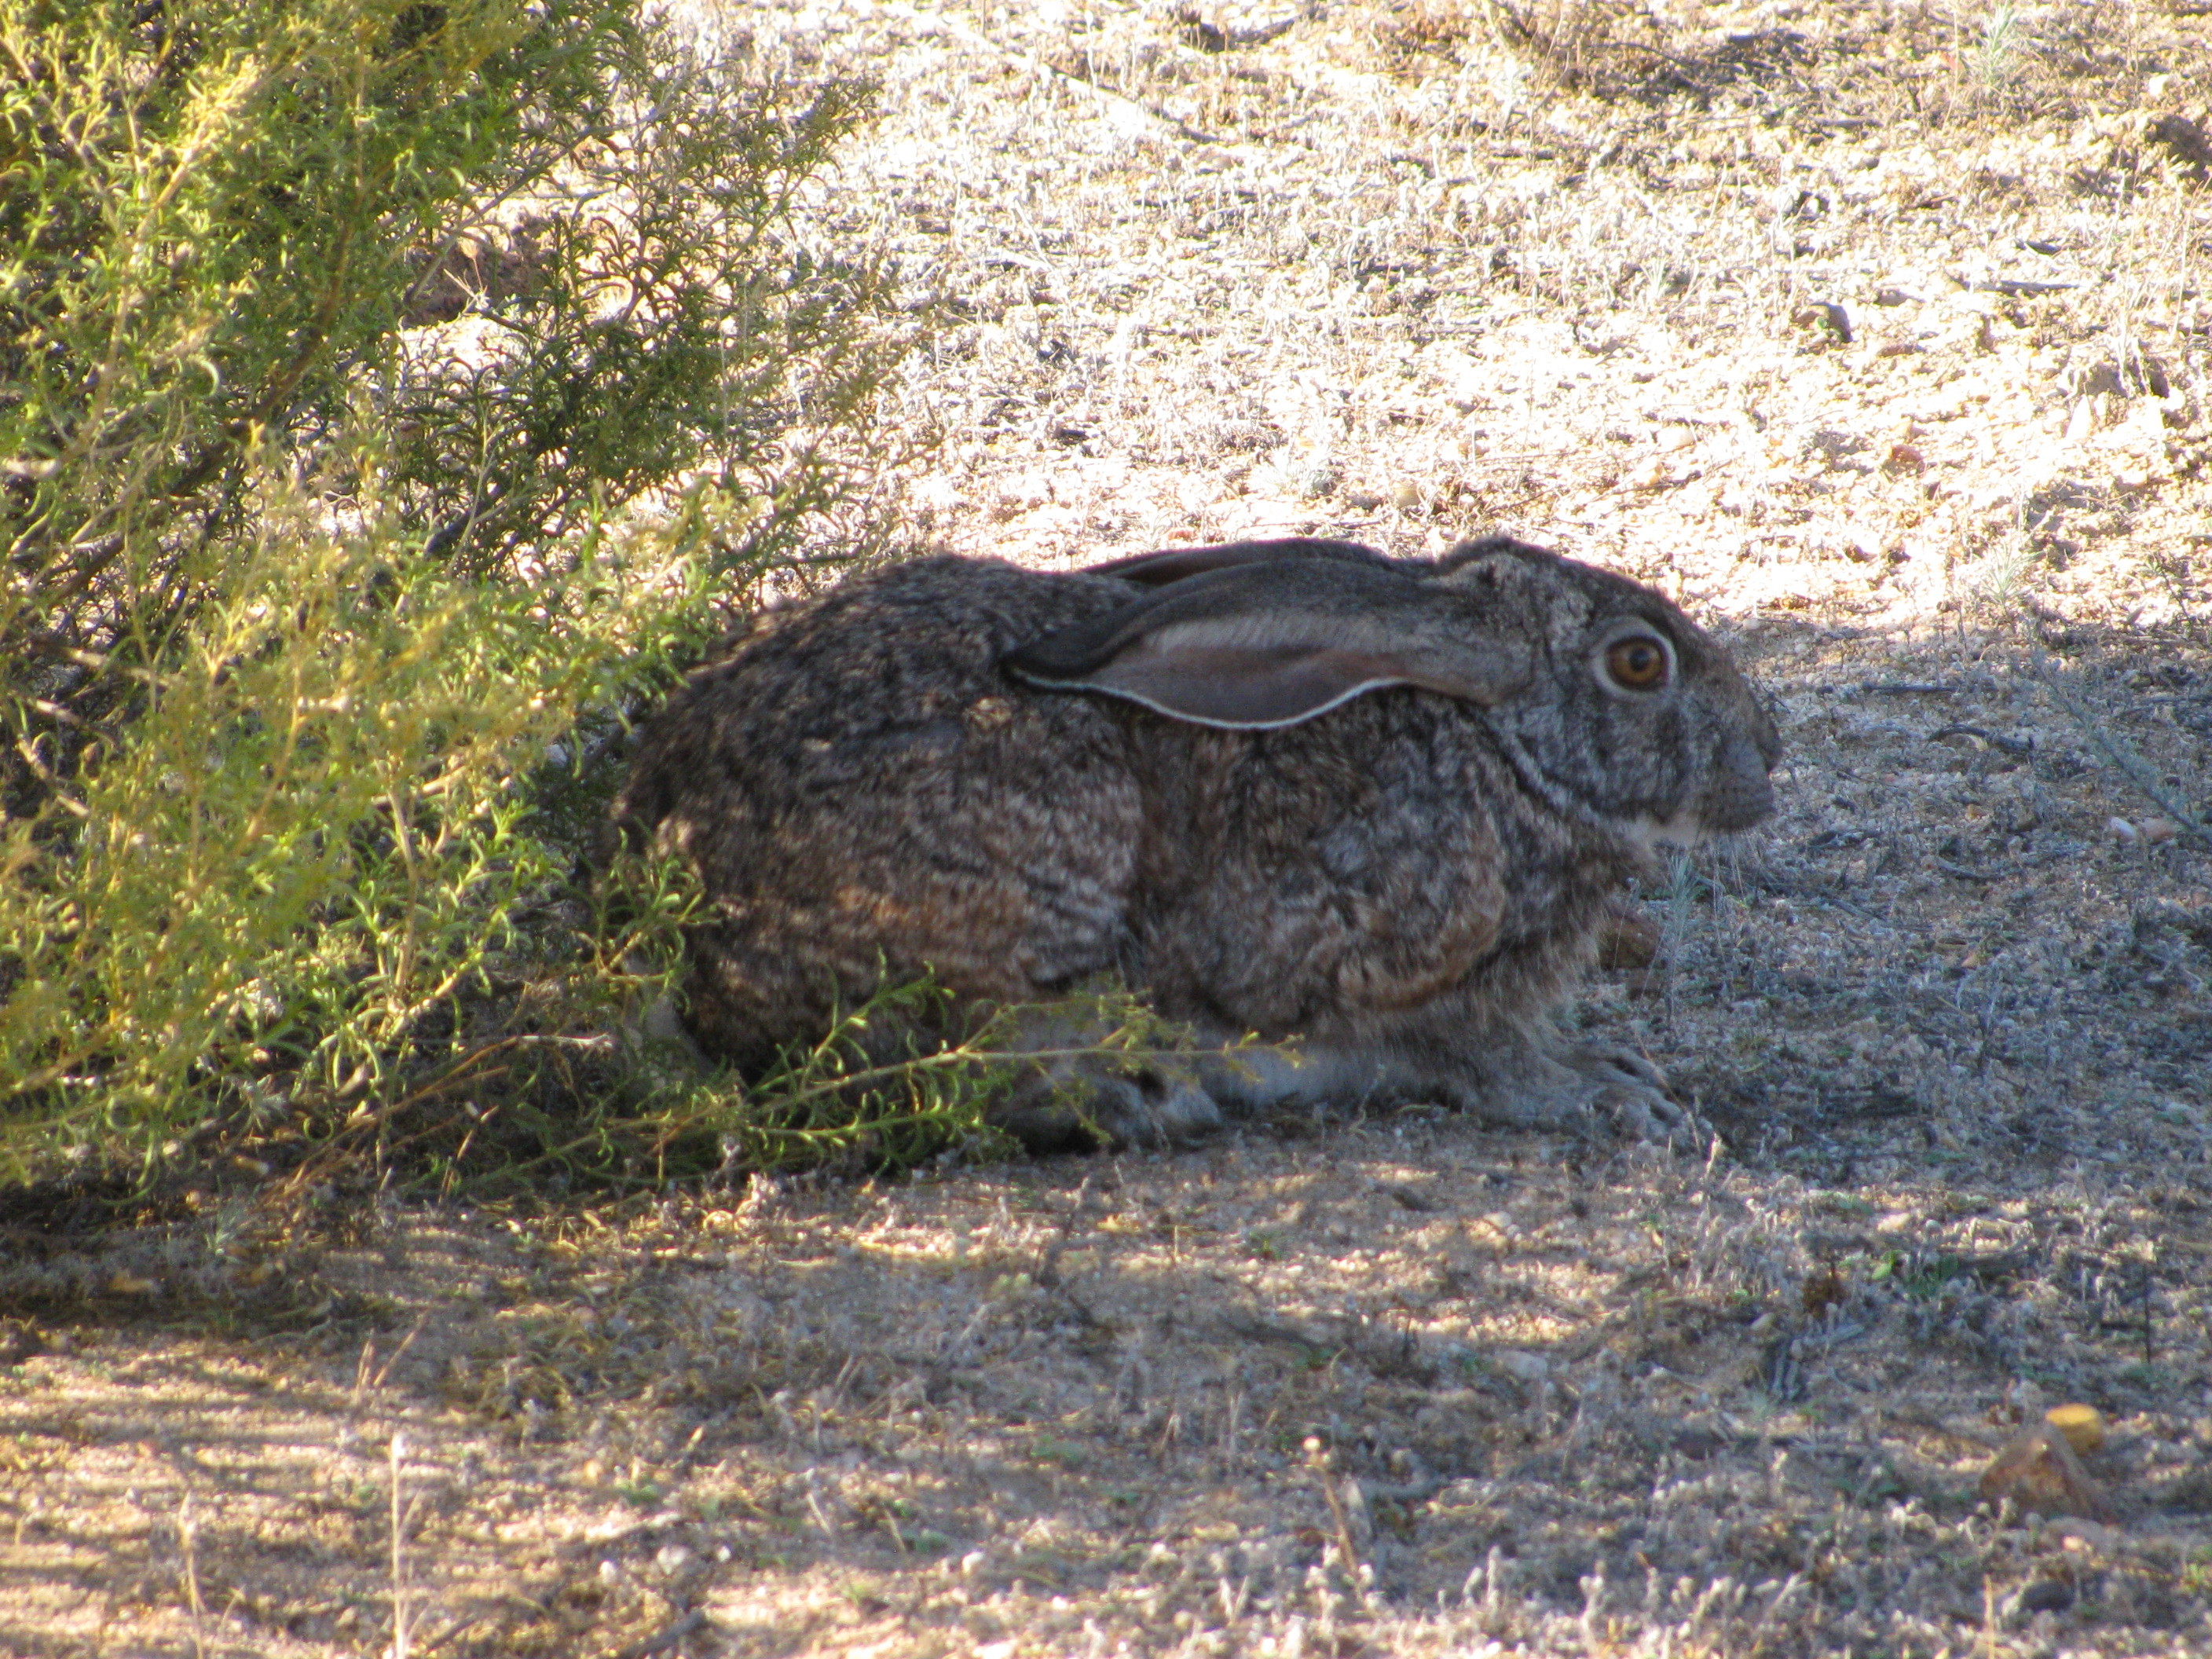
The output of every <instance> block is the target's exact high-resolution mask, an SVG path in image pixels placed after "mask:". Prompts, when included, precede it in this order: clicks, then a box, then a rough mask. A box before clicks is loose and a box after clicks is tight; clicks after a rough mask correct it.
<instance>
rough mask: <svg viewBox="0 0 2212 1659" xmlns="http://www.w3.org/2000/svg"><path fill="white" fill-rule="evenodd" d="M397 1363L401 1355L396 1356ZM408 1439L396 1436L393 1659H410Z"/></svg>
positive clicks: (393, 1483) (393, 1545)
mask: <svg viewBox="0 0 2212 1659" xmlns="http://www.w3.org/2000/svg"><path fill="white" fill-rule="evenodd" d="M392 1357H393V1358H395V1359H397V1358H398V1355H397V1354H395V1355H393V1356H392ZM406 1451H407V1437H406V1436H405V1435H404V1434H403V1433H401V1432H400V1431H398V1430H397V1429H395V1430H393V1431H392V1659H407V1563H406V1559H405V1557H404V1553H403V1551H402V1547H401V1542H400V1534H401V1533H402V1532H403V1531H404V1526H403V1514H404V1506H403V1499H402V1497H401V1486H400V1460H401V1459H402V1458H403V1457H404V1456H405V1455H406Z"/></svg>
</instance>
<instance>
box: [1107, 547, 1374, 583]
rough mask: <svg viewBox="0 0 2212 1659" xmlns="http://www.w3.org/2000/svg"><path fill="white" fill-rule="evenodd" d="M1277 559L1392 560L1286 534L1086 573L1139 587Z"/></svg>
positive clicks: (1140, 558) (1174, 550)
mask: <svg viewBox="0 0 2212 1659" xmlns="http://www.w3.org/2000/svg"><path fill="white" fill-rule="evenodd" d="M1276 559H1340V560H1343V561H1345V562H1348V563H1353V564H1371V565H1381V566H1385V567H1387V566H1388V565H1389V560H1388V559H1386V558H1384V557H1383V556H1382V555H1381V554H1380V553H1377V552H1376V550H1374V549H1373V548H1371V547H1363V546H1361V545H1360V544H1358V542H1333V541H1327V540H1324V539H1322V538H1320V537H1316V536H1286V537H1284V538H1281V539H1279V540H1277V541H1267V542H1224V543H1222V544H1220V545H1219V546H1218V547H1170V548H1164V549H1162V550H1160V551H1159V552H1158V553H1139V554H1138V555H1137V556H1135V557H1134V558H1129V559H1115V560H1112V561H1110V562H1108V563H1105V564H1094V565H1091V566H1089V567H1087V568H1085V573H1084V574H1086V575H1091V576H1119V577H1120V578H1121V580H1123V581H1125V582H1134V583H1136V584H1137V585H1138V586H1139V587H1164V586H1167V585H1168V584H1169V583H1170V582H1179V581H1181V580H1183V579H1184V578H1185V577H1187V576H1202V575H1204V574H1206V572H1207V571H1209V570H1227V569H1230V568H1232V567H1234V566H1237V565H1242V564H1264V563H1267V562H1271V561H1273V560H1276Z"/></svg>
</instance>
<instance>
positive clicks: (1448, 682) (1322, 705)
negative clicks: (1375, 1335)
mask: <svg viewBox="0 0 2212 1659" xmlns="http://www.w3.org/2000/svg"><path fill="white" fill-rule="evenodd" d="M1646 676H1656V679H1655V680H1654V682H1653V683H1651V684H1644V677H1646ZM1777 748H1778V744H1777V738H1776V735H1775V732H1774V728H1773V726H1772V725H1771V723H1770V722H1769V720H1767V718H1766V716H1765V714H1764V713H1762V712H1761V710H1760V708H1759V705H1758V703H1757V702H1756V700H1755V699H1754V697H1753V695H1752V692H1751V690H1750V689H1749V687H1748V686H1747V684H1745V682H1744V681H1743V679H1742V678H1741V676H1740V675H1739V674H1738V673H1737V671H1736V670H1735V667H1734V665H1732V664H1731V663H1730V662H1729V658H1728V656H1727V653H1725V652H1724V651H1723V650H1722V649H1721V647H1719V646H1718V645H1717V644H1716V643H1715V642H1714V641H1712V640H1711V638H1709V637H1708V636H1707V635H1705V634H1704V633H1703V632H1702V631H1700V630H1699V629H1698V628H1697V627H1696V626H1695V625H1694V624H1693V623H1691V622H1690V621H1689V620H1688V619H1687V618H1686V617H1684V616H1683V615H1682V614H1681V612H1680V611H1678V610H1676V609H1675V608H1674V606H1673V605H1670V604H1668V602H1667V601H1666V600H1665V599H1662V598H1661V597H1660V596H1659V595H1657V594H1656V593H1654V592H1651V591H1650V589H1648V588H1645V587H1642V586H1638V585H1637V584H1635V583H1633V582H1630V581H1627V580H1623V579H1622V578H1620V577H1618V576H1613V575H1610V574H1607V573H1605V572H1602V571H1599V570H1596V569H1594V568H1590V567H1589V566H1586V565H1582V564H1578V563H1576V562H1573V561H1571V560H1567V559H1563V558H1560V557H1558V556H1555V555H1553V554H1549V553H1546V552H1542V551H1541V550H1536V549H1534V548H1531V547H1528V546H1524V545H1522V544H1519V543H1516V542H1512V541H1509V540H1505V539H1504V538H1496V539H1492V540H1489V541H1482V542H1474V543H1469V544H1465V545H1463V546H1462V547H1460V548H1458V549H1456V550H1454V551H1453V552H1452V553H1450V554H1448V555H1446V556H1443V558H1441V559H1437V560H1434V561H1427V560H1389V559H1385V558H1383V556H1380V555H1378V554H1376V553H1373V552H1371V551H1370V550H1366V549H1364V548H1360V547H1356V546H1353V545H1352V544H1344V543H1335V542H1316V541H1291V542H1280V543H1249V544H1234V545H1231V546H1229V547H1225V548H1210V549H1191V550H1178V551H1173V552H1169V553H1164V554H1157V555H1152V556H1148V557H1146V558H1143V559H1137V560H1129V561H1124V562H1121V563H1118V564H1115V565H1109V566H1104V567H1102V568H1099V569H1097V570H1096V571H1091V572H1085V573H1073V574H1066V573H1061V574H1055V573H1046V572H1038V571H1030V570H1023V569H1019V568H1015V567H1014V566H1012V565H1008V564H1003V563H1000V562H994V561H987V560H968V559H957V558H933V559H925V560H921V561H918V562H913V563H909V564H905V565H901V566H897V567H895V568H890V569H887V570H883V571H878V572H875V573H872V574H867V575H865V576H861V577H857V578H854V579H853V580H849V581H848V582H846V583H845V584H844V585H843V586H840V587H838V588H836V590H835V591H833V592H829V594H827V595H825V596H823V598H821V599H816V600H813V601H811V602H810V603H807V604H804V605H794V606H793V607H791V608H789V609H787V610H784V611H778V612H774V613H771V614H769V615H768V616H766V617H763V618H762V619H761V621H760V623H759V624H758V625H757V629H756V631H755V632H754V633H753V634H752V635H750V637H748V638H747V639H745V640H744V641H743V642H742V643H741V644H740V645H739V646H738V649H737V651H736V653H734V654H733V655H732V656H731V657H730V658H729V659H727V660H726V661H724V662H721V663H720V664H717V665H714V666H713V667H711V668H708V669H707V670H705V671H702V673H701V674H699V675H698V676H697V677H696V678H695V679H694V680H693V681H692V683H691V684H690V685H689V686H688V687H687V688H686V689H685V690H684V691H682V692H681V693H679V694H678V696H676V697H675V698H674V699H672V700H671V702H670V704H669V706H668V708H666V710H665V712H664V713H663V714H661V715H660V716H659V719H658V720H657V721H656V722H655V723H654V724H653V726H652V727H651V728H650V729H649V730H648V731H647V733H646V735H645V738H644V740H643V742H642V744H641V748H640V751H639V754H638V757H637V760H636V763H635V769H634V771H633V773H632V775H631V778H630V781H629V787H628V788H627V789H626V790H625V792H624V793H623V797H622V799H621V800H620V801H619V802H618V803H617V820H618V821H619V822H621V823H624V824H625V825H626V826H628V827H629V829H631V830H632V832H633V833H635V834H640V835H645V836H652V837H653V838H654V839H655V840H656V841H657V842H658V843H659V845H661V846H663V847H665V848H670V849H672V850H675V851H677V852H679V853H681V854H684V856H686V857H688V858H689V859H690V860H692V861H693V862H694V863H695V864H696V866H697V868H698V870H699V872H700V873H701V876H702V879H703V882H704V884H705V887H706V890H707V894H708V902H709V915H708V919H706V920H705V921H702V922H701V923H700V924H699V925H698V926H697V927H696V928H695V929H694V931H693V933H692V936H691V939H690V951H691V968H690V981H689V1007H688V1011H687V1018H688V1021H689V1024H690V1030H691V1031H692V1033H693V1035H694V1036H696V1038H697V1039H698V1040H699V1042H701V1043H702V1045H703V1046H704V1047H706V1048H708V1049H709V1050H712V1051H714V1052H715V1053H717V1054H722V1055H724V1056H726V1057H727V1058H728V1059H730V1060H732V1061H734V1062H735V1063H736V1064H737V1065H738V1066H739V1067H741V1068H746V1069H757V1068H759V1067H761V1066H765V1065H766V1064H767V1063H768V1062H769V1060H771V1059H772V1057H773V1056H774V1054H775V1050H776V1049H777V1048H778V1047H779V1046H780V1045H784V1044H789V1043H793V1042H805V1041H808V1040H811V1039H812V1038H815V1037H817V1036H819V1035H820V1034H821V1032H822V1031H823V1029H824V1027H825V1025H826V1023H827V1021H828V1020H829V1018H830V1015H831V1012H832V1010H833V1009H835V1008H836V1007H838V1006H852V1005H854V1003H856V1002H858V1001H860V1000H862V999H864V998H865V997H866V996H867V995H868V994H869V993H870V992H872V990H874V989H875V988H876V987H877V986H878V984H879V983H880V982H881V981H882V979H883V978H884V975H890V976H891V977H892V978H895V979H896V978H907V977H913V976H915V975H918V974H920V973H921V971H923V970H924V969H927V970H929V971H930V972H932V973H933V975H935V976H936V978H937V980H938V981H939V983H940V984H942V985H944V986H945V987H948V988H949V989H950V990H951V992H952V993H953V994H954V995H955V997H956V999H957V1000H958V1001H959V1002H961V1003H962V1004H964V1005H969V1006H972V1005H975V1004H986V1003H1008V1002H1021V1001H1029V1000H1036V999H1043V998H1050V997H1052V996H1053V995H1054V994H1058V993H1063V992H1065V991H1066V990H1068V989H1070V988H1073V987H1080V986H1083V985H1085V984H1087V983H1097V982H1098V981H1103V980H1108V979H1116V978H1117V979H1118V980H1119V981H1121V982H1124V983H1126V984H1127V986H1129V987H1131V988H1133V989H1134V990H1136V991H1139V992H1140V993H1141V994H1144V995H1145V996H1146V998H1147V999H1148V1000H1150V1001H1151V1002H1152V1005H1153V1006H1155V1007H1157V1008H1158V1011H1159V1012H1161V1013H1163V1014H1164V1015H1167V1016H1169V1017H1170V1018H1176V1019H1180V1020H1187V1021H1189V1022H1192V1023H1193V1024H1196V1025H1197V1026H1198V1027H1199V1028H1200V1030H1202V1031H1204V1032H1206V1033H1207V1034H1209V1036H1211V1037H1212V1038H1215V1039H1219V1040H1223V1041H1228V1040H1233V1039H1235V1038H1237V1037H1240V1036H1245V1035H1247V1034H1256V1035H1257V1036H1259V1037H1260V1038H1261V1040H1262V1042H1263V1043H1265V1044H1267V1045H1269V1046H1267V1047H1266V1048H1261V1049H1259V1050H1257V1051H1254V1050H1251V1049H1247V1050H1244V1051H1243V1052H1241V1053H1240V1054H1238V1055H1237V1056H1235V1057H1234V1058H1233V1059H1224V1060H1213V1061H1212V1062H1204V1061H1201V1062H1200V1063H1199V1064H1197V1065H1195V1066H1194V1067H1193V1068H1191V1070H1190V1073H1189V1074H1188V1075H1186V1076H1182V1077H1162V1076H1137V1077H1126V1076H1122V1077H1117V1076H1114V1075H1112V1074H1110V1073H1107V1072H1104V1071H1100V1072H1099V1073H1097V1074H1095V1075H1092V1076H1090V1077H1088V1078H1067V1077H1063V1078H1062V1079H1060V1082H1061V1084H1062V1085H1064V1089H1063V1095H1062V1097H1061V1098H1060V1100H1058V1101H1056V1102H1054V1101H1048V1100H1046V1099H1045V1098H1043V1096H1042V1091H1031V1093H1030V1096H1029V1097H1024V1098H1023V1099H1021V1100H1020V1101H1018V1103H1017V1104H1016V1106H1014V1107H1013V1108H1012V1109H1010V1115H1009V1121H1010V1124H1011V1126H1012V1127H1014V1128H1015V1129H1016V1130H1017V1131H1018V1133H1023V1134H1024V1136H1025V1137H1027V1138H1029V1139H1032V1140H1034V1141H1039V1142H1045V1141H1050V1140H1053V1139H1059V1138H1065V1137H1066V1134H1067V1133H1068V1132H1069V1131H1070V1130H1071V1128H1072V1127H1073V1126H1074V1125H1075V1124H1076V1123H1077V1122H1078V1121H1082V1122H1085V1123H1086V1124H1087V1125H1089V1126H1090V1127H1092V1128H1094V1129H1096V1130H1097V1132H1099V1133H1103V1134H1105V1135H1107V1136H1109V1137H1110V1138H1115V1139H1124V1138H1127V1139H1146V1138H1152V1137H1156V1136H1159V1135H1173V1134H1176V1133H1182V1132H1185V1131H1188V1130H1189V1129H1192V1128H1195V1127H1203V1126H1205V1125H1207V1124H1210V1123H1213V1122H1218V1121H1219V1118H1220V1115H1221V1114H1222V1113H1223V1112H1224V1111H1232V1112H1233V1111H1238V1110H1252V1109H1260V1108H1264V1107H1267V1106H1270V1105H1273V1104H1276V1103H1284V1102H1286V1101H1302V1102H1309V1103H1322V1102H1341V1103H1347V1104H1350V1103H1357V1102H1359V1101H1361V1100H1394V1101H1403V1100H1410V1099H1437V1100H1443V1101H1447V1102H1449V1103H1455V1104H1459V1105H1463V1106H1467V1107H1469V1108H1472V1109H1476V1110H1479V1111H1481V1112H1483V1113H1485V1114H1486V1115H1491V1116H1493V1117H1496V1118H1498V1119H1500V1120H1503V1121H1512V1122H1535V1121H1542V1122H1568V1121H1586V1120H1587V1119H1589V1117H1590V1116H1591V1115H1593V1114H1594V1113H1600V1112H1603V1113H1610V1114H1612V1115H1616V1116H1619V1117H1622V1118H1625V1119H1626V1120H1627V1121H1628V1122H1629V1123H1630V1124H1631V1125H1632V1126H1633V1127H1639V1128H1649V1127H1651V1126H1652V1125H1653V1124H1654V1123H1655V1121H1656V1122H1658V1123H1666V1122H1671V1121H1676V1119H1677V1118H1678V1117H1679V1113H1678V1111H1677V1109H1675V1108H1674V1106H1673V1105H1672V1103H1670V1102H1668V1099H1667V1097H1666V1095H1665V1093H1664V1086H1663V1083H1662V1079H1660V1078H1659V1077H1658V1075H1657V1074H1656V1073H1655V1072H1653V1071H1652V1070H1651V1068H1650V1066H1649V1065H1648V1064H1646V1063H1644V1062H1643V1061H1641V1060H1637V1059H1635V1058H1634V1057H1632V1056H1629V1055H1626V1054H1619V1053H1612V1052H1603V1051H1595V1050H1589V1049H1577V1048H1568V1047H1566V1046H1565V1045H1564V1044H1563V1043H1562V1042H1560V1040H1559V1036H1558V1035H1557V1033H1556V1031H1555V1030H1553V1027H1552V1026H1551V1024H1550V1022H1549V1019H1548V1015H1549V1012H1550V1011H1551V1010H1552V1008H1553V1006H1555V1005H1556V1004H1557V1003H1558V1002H1559V1000H1561V998H1562V997H1563V996H1564V995H1565V992H1566V990H1567V989H1568V987H1570V985H1571V981H1572V980H1573V977H1574V975H1576V974H1577V972H1578V971H1579V970H1580V969H1581V968H1582V966H1583V963H1585V962H1586V961H1587V959H1588V957H1589V954H1590V951H1591V948H1592V943H1593V940H1594V939H1595V934H1596V933H1597V931H1598V929H1599V927H1600V925H1601V921H1602V919H1603V916H1604V914H1605V912H1606V910H1607V907H1608V905H1609V903H1610V902H1611V901H1612V899H1613V896H1614V895H1615V894H1616V893H1617V892H1618V890H1620V885H1621V883H1622V881H1623V879H1624V878H1626V876H1627V875H1629V874H1630V873H1631V872H1632V871H1633V870H1635V869H1637V868H1638V867H1639V865H1640V863H1641V861H1642V860H1644V858H1645V857H1646V856H1647V855H1648V848H1649V846H1650V842H1652V841H1653V840H1654V839H1655V838H1659V837H1668V838H1673V839H1678V840H1689V839H1695V838H1697V837H1699V836H1702V835H1705V834H1708V833H1714V832H1724V831H1729V830H1734V829H1743V828H1746V827H1747V826H1749V825H1750V824H1752V823H1756V822H1757V821H1758V820H1759V818H1761V817H1764V816H1765V814H1766V812H1767V811H1769V810H1770V807H1771V793H1770V791H1769V788H1768V785H1767V771H1768V769H1769V768H1770V767H1771V765H1772V763H1773V762H1774V760H1775V757H1776V754H1777ZM1066 1091H1074V1094H1075V1095H1076V1098H1075V1099H1074V1100H1073V1101H1071V1100H1069V1099H1068V1098H1067V1097H1066ZM1086 1095H1087V1098H1085V1096H1086Z"/></svg>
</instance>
